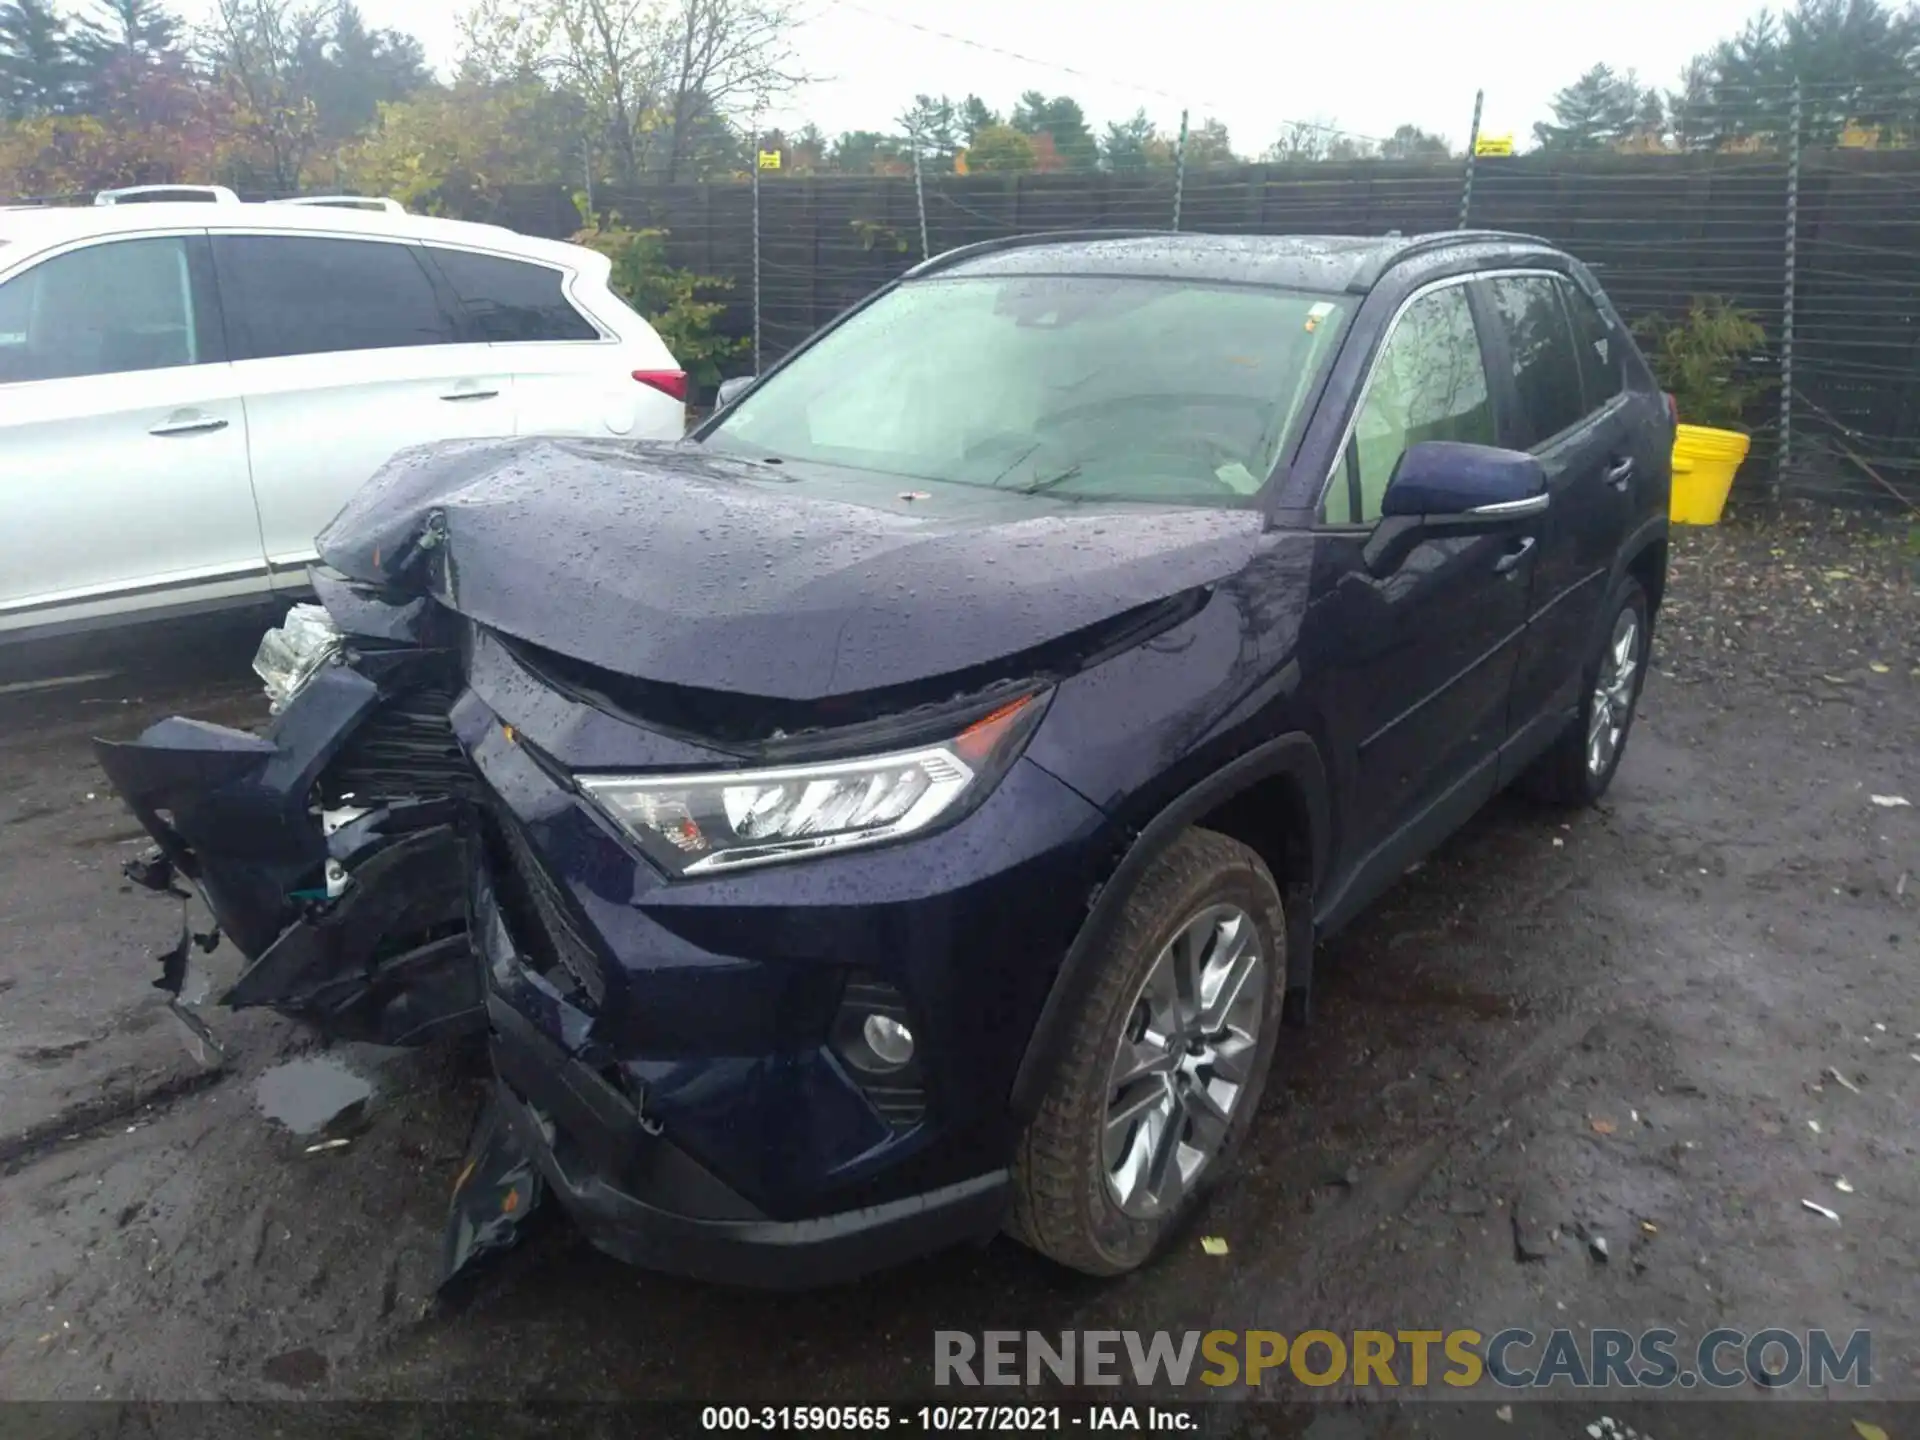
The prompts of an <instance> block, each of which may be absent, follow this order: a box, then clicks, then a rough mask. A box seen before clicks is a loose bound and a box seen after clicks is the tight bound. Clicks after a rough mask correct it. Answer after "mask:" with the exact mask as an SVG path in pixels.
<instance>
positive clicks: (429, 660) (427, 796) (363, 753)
mask: <svg viewBox="0 0 1920 1440" xmlns="http://www.w3.org/2000/svg"><path fill="white" fill-rule="evenodd" d="M453 659H454V657H453V656H451V655H450V654H446V653H445V652H441V651H426V650H394V651H386V652H382V654H381V656H380V658H379V660H378V662H377V663H375V664H371V665H369V666H368V667H367V668H368V669H371V670H373V671H374V672H375V673H376V674H378V676H379V678H378V679H376V678H374V675H370V674H367V673H362V671H361V669H359V668H355V667H354V666H351V665H346V664H334V665H328V666H326V667H325V668H324V669H322V670H321V671H320V672H319V673H318V674H316V675H314V676H313V678H312V679H311V680H310V681H308V683H307V684H306V685H305V687H304V688H303V689H302V690H301V691H300V692H299V694H298V695H297V696H296V697H295V698H294V699H293V700H292V702H291V703H290V704H289V705H288V706H287V708H286V710H285V711H284V713H282V714H281V715H280V716H278V717H277V718H276V719H275V720H274V722H273V723H272V724H271V725H270V726H269V727H268V729H267V731H266V733H265V735H264V736H258V735H251V734H248V733H246V732H244V731H239V730H232V729H228V728H226V727H224V726H219V725H209V724H205V723H203V722H201V721H196V720H186V719H181V718H178V717H175V718H171V719H167V720H162V721H160V722H159V723H158V724H156V725H154V726H152V727H151V728H150V729H148V730H147V731H146V732H145V733H144V734H142V735H141V736H140V738H139V739H137V740H133V741H128V742H112V741H103V740H96V741H95V742H94V751H95V754H96V756H97V758H98V759H99V762H100V766H101V768H102V769H103V770H104V771H105V772H106V774H107V777H108V779H109V780H110V781H111V782H112V784H113V786H114V788H115V789H116V790H117V791H118V792H119V793H120V795H121V797H122V798H123V799H125V800H126V802H127V804H128V805H129V806H130V807H131V808H132V810H133V812H134V814H135V815H136V816H138V817H139V819H140V822H141V823H142V824H143V825H144V826H145V827H146V829H147V831H148V833H149V834H150V835H152V836H153V838H154V841H155V842H156V847H157V848H156V851H155V852H153V853H150V854H149V855H147V856H143V857H141V859H140V860H137V861H135V862H134V863H133V864H131V865H129V866H128V869H127V873H128V875H129V877H130V878H131V879H133V880H135V881H136V882H138V883H140V884H142V885H145V886H146V887H148V888H150V889H154V890H158V891H170V892H172V893H174V894H176V895H180V896H181V897H182V898H183V900H184V899H185V898H186V896H187V892H186V891H185V890H183V889H182V888H180V882H181V881H185V882H189V883H191V884H192V885H193V886H194V887H195V888H196V889H197V890H198V892H199V894H200V896H201V897H202V898H203V899H204V900H205V902H206V905H207V908H208V909H209V910H210V911H211V912H212V914H213V917H214V920H215V924H216V929H215V931H214V934H215V935H224V936H225V937H226V938H227V939H228V940H230V941H231V942H232V944H233V945H234V947H235V949H236V950H237V951H238V952H239V956H240V957H241V958H242V960H243V962H244V963H243V965H242V966H241V967H240V968H239V973H238V974H237V976H236V977H234V978H233V979H232V980H231V983H221V984H220V985H219V987H218V993H217V994H216V995H215V996H214V998H216V999H218V1000H219V1001H220V1003H222V1004H225V1005H227V1006H230V1007H232V1008H235V1009H243V1008H246V1007H248V1006H259V1005H264V1006H270V1007H272V1008H273V1009H276V1010H279V1011H281V1012H283V1013H286V1014H289V1015H293V1016H296V1017H297V1018H300V1019H302V1020H305V1021H308V1022H309V1023H311V1024H313V1025H315V1026H316V1027H317V1028H319V1029H320V1030H322V1031H323V1032H325V1033H327V1034H329V1035H335V1036H339V1037H341V1038H345V1039H359V1040H371V1041H375V1042H378V1043H381V1044H388V1045H412V1044H418V1043H420V1042H422V1041H424V1040H427V1039H430V1038H433V1037H435V1036H438V1035H441V1034H445V1033H449V1032H457V1031H460V1030H465V1029H473V1028H477V1027H478V1026H479V1024H480V1023H481V1022H482V1012H481V1009H480V989H479V981H478V976H477V974H476V972H475V970H474V966H473V962H472V958H471V949H470V947H469V946H468V944H467V941H466V933H465V931H466V927H465V901H464V877H465V874H466V869H467V865H466V860H465V855H466V846H467V837H466V835H465V832H464V829H463V823H462V813H463V812H462V810H461V808H460V805H459V803H458V799H457V797H456V796H455V795H454V794H451V793H446V792H444V791H442V792H441V793H434V792H435V790H436V789H437V788H438V777H436V776H434V774H433V771H432V767H430V766H428V767H422V769H423V771H424V773H425V774H426V776H427V777H428V778H427V779H426V780H410V779H406V778H404V777H403V770H404V767H402V766H399V765H396V764H394V763H392V757H391V755H390V754H389V753H388V752H390V751H392V750H393V748H394V747H395V745H396V744H398V743H401V742H402V741H404V740H408V739H411V740H412V741H413V742H414V743H415V744H416V745H417V744H418V743H419V736H418V735H417V734H416V733H415V732H417V731H418V730H419V729H420V728H421V724H422V717H423V716H424V717H428V719H427V722H426V723H427V725H428V726H429V728H430V726H431V719H430V717H431V716H432V715H433V713H434V712H435V711H436V710H437V711H438V715H439V722H438V723H439V725H440V727H441V729H442V731H443V732H444V736H445V738H444V746H445V748H446V749H447V750H448V751H450V752H451V754H452V755H453V756H455V757H457V755H458V749H457V746H455V745H454V743H453V740H452V734H451V730H450V729H447V728H446V722H445V713H446V706H447V696H446V692H445V683H446V678H445V677H446V675H447V673H448V671H449V670H450V667H451V665H452V663H453ZM383 761H384V762H385V764H384V770H383V768H382V767H383ZM383 776H384V778H383ZM199 949H200V951H202V952H209V951H211V950H212V949H213V937H211V936H207V937H202V940H201V944H200V946H199ZM162 961H163V965H162V973H161V976H160V978H159V979H158V980H157V981H156V982H155V983H156V984H157V985H159V986H160V988H162V989H164V990H167V991H169V992H170V993H171V994H172V995H173V996H174V1001H175V1005H176V1008H179V1007H180V1005H181V1003H182V1001H183V1000H191V999H194V998H196V996H195V991H196V989H204V988H206V986H205V985H200V986H196V985H195V984H194V983H193V980H192V978H191V977H190V976H189V973H188V969H189V966H190V965H192V964H208V963H214V964H217V961H216V962H208V961H200V960H199V959H198V957H197V956H196V955H195V947H193V946H192V945H190V944H189V942H188V937H187V936H186V935H185V934H183V936H182V939H181V942H180V943H179V944H178V945H176V946H175V947H174V949H173V950H171V951H169V952H168V953H167V954H166V955H165V956H163V957H162ZM183 1018H188V1024H189V1027H190V1028H194V1029H196V1032H197V1033H200V1034H203V1035H204V1034H206V1031H205V1027H204V1022H203V1021H199V1020H197V1019H194V1018H189V1017H183Z"/></svg>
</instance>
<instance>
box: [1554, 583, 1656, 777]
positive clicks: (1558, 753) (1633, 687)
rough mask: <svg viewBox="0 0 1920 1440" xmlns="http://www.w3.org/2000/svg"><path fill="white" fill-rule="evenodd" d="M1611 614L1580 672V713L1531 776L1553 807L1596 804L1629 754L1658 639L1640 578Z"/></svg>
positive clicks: (1618, 597)
mask: <svg viewBox="0 0 1920 1440" xmlns="http://www.w3.org/2000/svg"><path fill="white" fill-rule="evenodd" d="M1608 615H1609V619H1608V621H1607V624H1606V628H1605V629H1603V630H1602V631H1601V632H1600V645H1599V648H1598V650H1597V651H1596V652H1595V654H1594V655H1593V656H1592V658H1591V659H1590V660H1589V661H1588V662H1587V666H1586V668H1585V670H1583V671H1582V673H1581V682H1582V683H1581V686H1580V696H1581V699H1580V713H1579V714H1578V715H1577V716H1576V717H1575V718H1574V722H1573V723H1572V724H1571V725H1569V726H1568V727H1567V731H1566V733H1565V734H1564V735H1562V736H1561V737H1560V738H1559V739H1558V740H1556V741H1555V742H1554V744H1553V748H1552V749H1551V750H1549V751H1547V753H1546V754H1544V755H1542V756H1541V757H1540V758H1539V760H1537V761H1536V762H1535V763H1534V766H1533V768H1532V769H1531V770H1529V771H1528V772H1527V775H1526V780H1525V788H1526V789H1527V791H1528V792H1529V793H1531V794H1532V795H1533V796H1534V797H1535V798H1536V799H1540V800H1544V801H1546V802H1547V803H1549V804H1554V805H1569V806H1576V807H1578V806H1586V805H1592V804H1595V803H1596V802H1597V801H1598V800H1599V799H1600V797H1601V796H1603V795H1605V794H1606V793H1607V787H1608V786H1610V785H1611V784H1613V777H1614V773H1615V772H1616V771H1617V770H1619V768H1620V757H1621V756H1623V755H1624V754H1626V750H1627V736H1628V734H1629V733H1630V732H1631V731H1632V729H1633V717H1634V713H1635V711H1636V710H1638V708H1639V704H1640V687H1641V686H1642V685H1643V684H1644V683H1645V681H1646V677H1647V658H1648V656H1649V655H1650V654H1651V653H1652V639H1653V626H1652V623H1651V618H1652V617H1651V612H1650V611H1649V609H1648V606H1647V592H1646V591H1645V590H1643V589H1641V587H1640V582H1639V581H1638V580H1635V579H1633V578H1632V577H1631V576H1629V577H1627V578H1626V579H1625V580H1623V581H1622V582H1621V583H1620V588H1619V589H1618V590H1616V591H1615V592H1614V596H1613V603H1612V605H1611V606H1610V607H1609V609H1608Z"/></svg>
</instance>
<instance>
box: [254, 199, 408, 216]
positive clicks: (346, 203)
mask: <svg viewBox="0 0 1920 1440" xmlns="http://www.w3.org/2000/svg"><path fill="white" fill-rule="evenodd" d="M267 203H268V204H269V205H321V206H326V207H328V208H330V209H335V210H378V211H381V212H382V213H384V214H387V215H404V214H406V213H407V207H406V206H404V205H402V204H401V203H400V202H399V201H398V200H394V199H391V198H389V197H387V196H384V195H289V196H287V197H286V198H285V199H284V200H269V201H268V202H267Z"/></svg>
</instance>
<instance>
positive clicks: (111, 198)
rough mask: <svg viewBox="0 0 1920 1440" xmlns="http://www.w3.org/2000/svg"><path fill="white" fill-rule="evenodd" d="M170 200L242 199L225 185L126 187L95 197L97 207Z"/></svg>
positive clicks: (224, 202) (235, 202)
mask: <svg viewBox="0 0 1920 1440" xmlns="http://www.w3.org/2000/svg"><path fill="white" fill-rule="evenodd" d="M168 200H189V201H193V200H197V201H202V202H206V203H211V204H215V205H238V204H239V203H240V197H239V196H238V195H236V194H234V193H233V191H231V190H229V189H228V188H227V187H226V186H224V185H125V186H122V187H121V188H120V189H118V190H102V191H101V192H100V193H99V194H98V195H95V196H94V197H93V203H94V204H96V205H148V204H154V203H158V202H163V201H168Z"/></svg>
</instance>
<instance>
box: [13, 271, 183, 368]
mask: <svg viewBox="0 0 1920 1440" xmlns="http://www.w3.org/2000/svg"><path fill="white" fill-rule="evenodd" d="M187 245H188V242H187V240H186V239H185V238H184V237H180V236H168V237H165V238H155V239H142V240H114V241H110V242H108V243H105V244H100V245H89V246H87V247H85V248H84V249H80V250H69V251H67V252H66V253H65V254H64V255H56V256H54V257H53V258H52V259H50V260H43V261H41V263H40V264H38V265H35V266H34V267H33V268H31V269H30V270H27V271H26V272H25V273H24V274H20V275H16V276H14V277H13V278H12V279H11V280H9V281H7V282H6V283H5V284H4V285H0V384H10V383H18V382H21V381H27V380H62V379H69V378H72V377H75V376H81V375H118V374H123V373H125V372H127V371H130V370H160V369H165V368H167V367H170V366H175V365H197V364H199V363H200V361H201V360H202V359H203V358H204V357H203V354H202V347H201V337H200V334H199V330H198V327H197V326H196V325H195V323H194V303H193V301H194V294H193V267H192V265H191V264H190V263H189V261H188V249H187Z"/></svg>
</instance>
